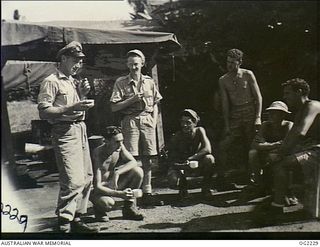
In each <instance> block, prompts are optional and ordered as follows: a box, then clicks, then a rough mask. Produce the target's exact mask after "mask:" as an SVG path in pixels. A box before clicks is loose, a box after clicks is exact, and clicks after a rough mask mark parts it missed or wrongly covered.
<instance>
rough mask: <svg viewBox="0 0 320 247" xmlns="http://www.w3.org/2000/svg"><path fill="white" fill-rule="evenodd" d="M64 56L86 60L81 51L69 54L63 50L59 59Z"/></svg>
mask: <svg viewBox="0 0 320 247" xmlns="http://www.w3.org/2000/svg"><path fill="white" fill-rule="evenodd" d="M62 55H65V56H69V57H76V58H84V57H85V56H86V55H84V53H83V52H81V51H79V52H73V53H70V52H68V51H66V50H61V51H59V52H58V54H57V59H60V58H61V56H62Z"/></svg>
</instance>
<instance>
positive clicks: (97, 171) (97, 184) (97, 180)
mask: <svg viewBox="0 0 320 247" xmlns="http://www.w3.org/2000/svg"><path fill="white" fill-rule="evenodd" d="M100 147H101V146H100ZM100 147H98V148H97V149H95V150H94V152H93V157H92V163H93V169H94V180H93V185H94V188H95V190H97V191H98V192H99V193H100V194H102V195H105V196H113V197H120V198H126V193H125V192H124V191H119V190H115V189H111V188H109V187H106V186H105V185H103V183H102V176H104V177H105V178H106V179H107V178H108V177H109V176H110V171H107V172H106V173H105V174H102V171H101V165H102V164H103V162H104V161H103V160H102V159H101V154H100V152H101V151H100Z"/></svg>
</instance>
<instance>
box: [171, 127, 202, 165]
mask: <svg viewBox="0 0 320 247" xmlns="http://www.w3.org/2000/svg"><path fill="white" fill-rule="evenodd" d="M200 128H201V127H197V128H196V132H195V135H194V136H191V135H186V134H184V133H183V132H182V131H178V132H177V133H176V134H175V135H174V136H173V137H172V139H171V142H170V145H169V158H170V160H171V161H173V162H183V161H185V160H186V159H187V158H188V157H190V156H192V155H194V154H195V153H196V152H198V151H199V150H200V148H201V135H202V133H201V131H200Z"/></svg>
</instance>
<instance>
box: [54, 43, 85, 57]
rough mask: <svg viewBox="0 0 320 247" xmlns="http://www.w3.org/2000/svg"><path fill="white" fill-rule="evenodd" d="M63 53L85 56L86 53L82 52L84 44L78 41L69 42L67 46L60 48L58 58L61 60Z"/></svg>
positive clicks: (72, 55)
mask: <svg viewBox="0 0 320 247" xmlns="http://www.w3.org/2000/svg"><path fill="white" fill-rule="evenodd" d="M62 55H67V56H71V57H78V58H81V57H85V55H84V53H83V52H82V46H81V44H80V43H79V42H77V41H72V42H70V43H69V44H67V45H66V46H65V47H63V48H62V49H60V50H59V51H58V54H57V59H59V60H60V58H61V56H62Z"/></svg>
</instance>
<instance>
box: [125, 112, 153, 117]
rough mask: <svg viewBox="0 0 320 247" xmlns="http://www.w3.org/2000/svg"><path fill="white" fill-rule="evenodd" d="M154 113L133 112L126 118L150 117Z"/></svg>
mask: <svg viewBox="0 0 320 247" xmlns="http://www.w3.org/2000/svg"><path fill="white" fill-rule="evenodd" d="M151 113H152V112H147V111H142V112H132V113H130V114H124V116H126V117H127V116H128V117H141V116H148V115H150V114H151Z"/></svg>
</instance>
